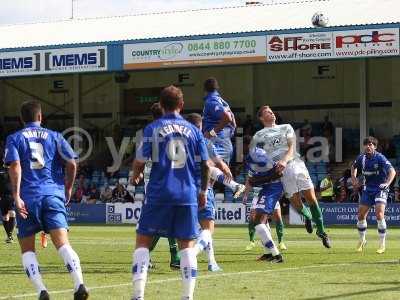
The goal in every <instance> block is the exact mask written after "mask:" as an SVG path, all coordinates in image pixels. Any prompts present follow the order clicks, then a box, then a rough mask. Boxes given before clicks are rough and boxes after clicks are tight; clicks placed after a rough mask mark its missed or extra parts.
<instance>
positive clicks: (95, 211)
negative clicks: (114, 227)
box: [67, 204, 106, 224]
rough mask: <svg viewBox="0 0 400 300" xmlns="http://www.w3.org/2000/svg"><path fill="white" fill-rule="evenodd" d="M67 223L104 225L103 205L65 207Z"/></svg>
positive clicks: (104, 208)
mask: <svg viewBox="0 0 400 300" xmlns="http://www.w3.org/2000/svg"><path fill="white" fill-rule="evenodd" d="M67 215H68V222H69V223H70V224H74V223H102V224H105V223H106V205H105V204H71V206H69V207H67Z"/></svg>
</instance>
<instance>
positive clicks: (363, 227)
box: [356, 219, 368, 252]
mask: <svg viewBox="0 0 400 300" xmlns="http://www.w3.org/2000/svg"><path fill="white" fill-rule="evenodd" d="M367 226H368V224H367V220H365V219H364V220H359V221H358V222H357V230H358V235H359V240H358V244H357V248H356V251H357V252H362V251H363V249H364V247H365V245H366V244H367V240H366V238H365V236H366V234H367Z"/></svg>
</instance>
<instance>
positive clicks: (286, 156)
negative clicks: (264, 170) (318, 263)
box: [250, 106, 331, 248]
mask: <svg viewBox="0 0 400 300" xmlns="http://www.w3.org/2000/svg"><path fill="white" fill-rule="evenodd" d="M257 115H258V118H259V120H260V121H261V123H262V124H263V125H264V128H263V129H261V130H259V131H258V132H256V134H255V135H254V137H253V140H252V142H251V145H250V148H254V147H256V146H261V147H263V149H264V150H265V151H266V152H267V154H268V156H269V157H271V159H272V160H273V161H274V162H275V163H276V165H277V169H278V171H280V172H282V174H283V175H282V178H281V181H282V184H283V188H284V191H285V193H286V195H287V196H288V197H289V199H290V202H291V204H292V205H293V206H294V207H295V208H296V209H297V211H298V212H299V213H300V214H302V215H303V216H304V218H305V221H306V229H307V232H309V233H311V232H312V231H313V228H312V223H311V219H312V220H313V221H314V223H315V225H316V226H317V232H316V233H317V236H318V237H319V238H321V240H322V243H323V245H324V246H325V247H326V248H330V247H331V242H330V239H329V237H328V235H327V234H326V232H325V228H324V222H323V218H322V212H321V209H320V207H319V205H318V201H317V197H316V196H315V191H314V185H313V183H312V181H311V178H310V175H309V173H308V170H307V168H306V166H305V164H304V162H303V161H302V160H301V159H300V155H299V154H298V153H297V152H296V135H295V132H294V130H293V128H292V126H291V125H290V124H282V125H277V124H275V120H276V118H275V114H274V113H273V111H272V110H271V108H270V107H269V106H262V107H261V108H260V109H259V110H258V113H257ZM301 194H303V196H304V198H305V200H306V202H307V203H308V205H309V207H310V209H309V210H308V208H307V207H305V206H304V205H303V203H302V200H301ZM310 211H311V212H310Z"/></svg>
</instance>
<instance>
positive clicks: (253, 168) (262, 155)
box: [246, 147, 280, 182]
mask: <svg viewBox="0 0 400 300" xmlns="http://www.w3.org/2000/svg"><path fill="white" fill-rule="evenodd" d="M246 166H247V169H248V174H249V176H251V177H263V176H269V175H272V174H273V168H274V166H275V163H274V162H273V161H272V159H271V158H270V157H268V155H267V153H266V152H265V150H264V149H262V148H259V147H254V148H252V149H250V151H249V154H248V155H247V157H246ZM274 182H280V180H279V179H278V180H275V181H274Z"/></svg>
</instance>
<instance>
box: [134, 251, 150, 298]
mask: <svg viewBox="0 0 400 300" xmlns="http://www.w3.org/2000/svg"><path fill="white" fill-rule="evenodd" d="M149 261H150V254H149V249H147V248H137V249H136V250H135V252H134V253H133V267H132V275H133V286H134V293H133V298H134V299H138V300H139V299H140V300H141V299H144V288H145V286H146V280H147V270H148V269H149Z"/></svg>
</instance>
